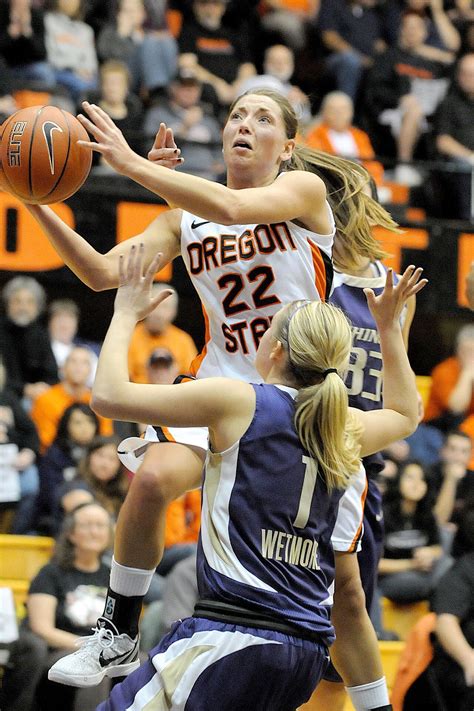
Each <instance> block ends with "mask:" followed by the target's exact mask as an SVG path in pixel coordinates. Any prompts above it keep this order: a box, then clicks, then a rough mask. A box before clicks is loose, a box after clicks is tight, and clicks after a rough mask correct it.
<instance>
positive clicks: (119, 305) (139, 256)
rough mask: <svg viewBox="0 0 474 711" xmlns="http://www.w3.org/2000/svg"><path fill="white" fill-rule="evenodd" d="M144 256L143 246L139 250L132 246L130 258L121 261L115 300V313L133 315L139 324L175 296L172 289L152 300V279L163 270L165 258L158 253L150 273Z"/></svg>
mask: <svg viewBox="0 0 474 711" xmlns="http://www.w3.org/2000/svg"><path fill="white" fill-rule="evenodd" d="M144 253H145V248H144V245H143V243H141V244H140V245H139V247H138V249H137V247H136V246H135V245H133V246H132V247H131V248H130V252H129V253H128V256H127V255H121V256H120V257H119V288H118V289H117V295H116V297H115V304H114V309H115V313H117V312H121V313H127V314H132V315H133V316H134V318H135V320H136V321H141V320H142V318H145V316H147V315H148V314H149V313H151V312H152V311H153V309H155V308H156V307H157V306H158V304H161V302H162V301H164V300H165V299H166V298H167V297H168V296H170V295H171V294H172V293H173V292H172V291H171V289H164V290H163V291H160V293H159V294H158V295H157V296H153V279H154V277H155V274H156V272H157V271H158V270H159V268H160V263H161V260H162V258H163V255H162V254H161V252H160V253H158V254H157V255H156V257H155V258H154V259H153V260H152V262H151V264H150V266H149V267H148V269H144V267H143V263H144V261H143V259H144Z"/></svg>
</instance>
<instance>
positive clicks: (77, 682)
mask: <svg viewBox="0 0 474 711" xmlns="http://www.w3.org/2000/svg"><path fill="white" fill-rule="evenodd" d="M139 666H140V661H139V660H138V659H137V660H135V661H134V662H129V663H128V664H116V665H115V666H110V667H106V668H105V669H104V670H103V671H100V672H97V674H89V675H87V676H84V675H80V674H64V673H63V672H60V671H58V670H57V669H50V670H49V672H48V679H49V680H50V681H55V682H57V683H58V684H64V686H76V687H79V688H81V689H83V688H86V687H88V686H97V685H98V684H100V682H101V681H102V679H104V678H105V677H106V676H108V677H110V678H111V679H112V678H114V677H117V676H128V675H129V674H131V673H132V672H133V671H135V669H138V667H139Z"/></svg>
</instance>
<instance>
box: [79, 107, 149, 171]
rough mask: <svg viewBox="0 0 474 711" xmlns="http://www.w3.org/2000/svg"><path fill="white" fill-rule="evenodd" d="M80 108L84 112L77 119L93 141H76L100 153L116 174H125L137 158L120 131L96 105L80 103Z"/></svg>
mask: <svg viewBox="0 0 474 711" xmlns="http://www.w3.org/2000/svg"><path fill="white" fill-rule="evenodd" d="M82 108H83V109H84V111H85V112H86V114H87V116H84V114H78V116H77V118H78V119H79V121H80V122H81V123H82V125H83V126H84V128H85V129H86V131H88V132H89V134H90V135H92V136H93V137H94V138H95V140H96V142H94V141H78V143H79V144H80V145H83V146H88V147H89V148H92V150H93V151H97V153H101V154H102V155H103V156H104V159H105V160H106V162H107V163H108V164H109V165H110V166H111V167H112V168H113V169H114V170H116V171H117V173H124V174H126V173H127V166H129V165H130V163H131V162H132V163H133V161H134V160H136V159H137V158H138V157H139V156H138V155H137V153H135V152H134V151H132V149H131V148H130V146H129V145H128V143H127V141H126V140H125V137H124V135H123V133H122V131H121V130H120V129H119V128H118V126H116V125H115V123H114V122H113V121H112V119H111V118H110V116H109V115H108V114H107V113H105V111H103V110H102V109H101V108H100V106H97V105H96V104H89V102H88V101H83V102H82Z"/></svg>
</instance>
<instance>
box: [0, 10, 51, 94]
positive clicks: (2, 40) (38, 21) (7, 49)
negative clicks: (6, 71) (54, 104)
mask: <svg viewBox="0 0 474 711" xmlns="http://www.w3.org/2000/svg"><path fill="white" fill-rule="evenodd" d="M0 55H2V56H3V58H4V59H5V61H6V63H7V65H8V67H9V68H10V71H11V74H12V77H13V79H14V80H15V82H16V84H17V85H18V86H19V87H21V86H22V84H24V82H30V81H34V82H39V83H40V85H41V86H40V87H39V88H41V90H45V89H51V88H53V87H54V85H55V84H56V81H55V77H54V72H53V69H52V67H51V66H50V65H49V64H48V62H47V61H46V46H45V30H44V14H43V10H40V9H36V8H32V7H31V2H30V0H9V2H3V3H0Z"/></svg>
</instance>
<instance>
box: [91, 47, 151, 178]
mask: <svg viewBox="0 0 474 711" xmlns="http://www.w3.org/2000/svg"><path fill="white" fill-rule="evenodd" d="M99 75H100V89H99V91H98V95H97V97H96V98H93V103H96V104H98V105H99V106H100V107H101V108H102V109H103V110H104V111H105V112H106V113H107V114H108V115H109V116H110V118H112V119H113V121H114V123H115V125H116V126H117V127H118V128H119V129H120V130H121V131H122V133H123V135H124V136H125V139H126V141H127V143H128V144H129V145H130V146H131V148H132V150H134V151H136V152H137V153H138V154H143V152H144V151H143V119H144V112H143V104H142V102H141V100H140V99H139V98H138V96H137V95H136V94H134V93H133V92H132V91H130V73H129V70H128V68H127V65H126V64H124V62H121V61H119V60H116V59H110V60H108V61H106V62H104V63H103V64H102V66H101V67H100V70H99ZM88 100H89V99H88ZM101 158H102V156H99V155H98V154H96V156H94V158H93V160H94V159H95V160H96V161H97V162H98V163H100V165H101V167H102V169H104V170H106V171H107V172H112V169H111V168H110V166H109V165H108V164H107V163H106V162H105V161H104V160H101Z"/></svg>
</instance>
